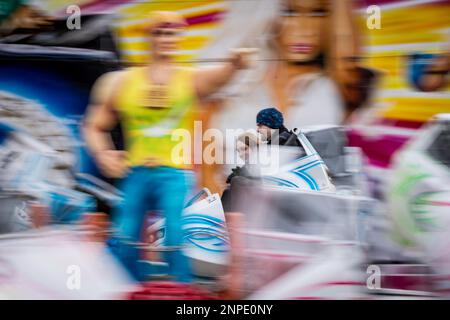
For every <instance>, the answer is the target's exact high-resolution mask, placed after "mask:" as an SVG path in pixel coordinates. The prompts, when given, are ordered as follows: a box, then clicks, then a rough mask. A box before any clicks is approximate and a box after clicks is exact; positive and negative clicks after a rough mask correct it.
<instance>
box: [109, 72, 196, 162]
mask: <svg viewBox="0 0 450 320" xmlns="http://www.w3.org/2000/svg"><path fill="white" fill-rule="evenodd" d="M192 75H193V72H192V69H189V68H177V69H176V70H175V71H174V73H173V75H172V79H171V81H170V83H168V85H165V86H159V85H155V84H152V83H151V80H150V79H149V75H148V74H147V69H146V68H144V67H138V68H130V69H129V70H128V71H126V73H125V74H124V79H123V81H122V82H121V84H122V85H121V88H120V91H119V92H118V93H117V97H116V98H117V99H116V104H115V106H114V107H115V108H116V109H117V110H118V112H119V115H120V118H121V121H122V127H123V129H122V130H123V132H124V136H125V148H126V150H127V151H128V154H129V161H130V163H131V165H132V166H139V165H145V162H146V159H148V158H149V157H151V158H155V159H157V161H158V163H159V164H161V165H163V166H169V167H175V168H182V169H187V168H191V167H192V165H191V163H192V161H191V159H192V156H191V152H192V150H193V148H191V143H192V131H193V120H194V119H193V112H194V107H195V105H196V102H197V101H196V94H195V89H194V86H193V79H192ZM188 140H189V141H188ZM188 149H189V150H188Z"/></svg>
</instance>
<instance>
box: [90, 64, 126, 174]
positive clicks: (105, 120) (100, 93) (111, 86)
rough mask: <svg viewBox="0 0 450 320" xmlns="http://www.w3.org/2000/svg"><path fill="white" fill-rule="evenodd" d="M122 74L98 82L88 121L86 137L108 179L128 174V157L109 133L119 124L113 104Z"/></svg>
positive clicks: (91, 150) (111, 74)
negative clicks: (116, 147)
mask: <svg viewBox="0 0 450 320" xmlns="http://www.w3.org/2000/svg"><path fill="white" fill-rule="evenodd" d="M121 77H122V72H110V73H107V74H105V75H103V76H102V77H100V78H99V79H98V80H97V82H96V83H95V85H94V87H93V89H92V92H91V98H90V105H89V107H88V110H87V113H86V116H85V119H84V122H83V136H84V139H85V141H86V143H87V146H88V148H89V150H90V152H91V154H92V155H93V157H94V159H95V160H96V162H97V164H98V166H99V168H100V170H101V171H102V173H103V174H105V175H106V176H108V177H120V176H123V175H124V174H125V172H126V169H127V166H126V154H125V152H124V151H117V150H115V148H114V145H113V143H112V141H111V137H110V135H109V132H110V131H111V130H112V129H113V128H114V126H115V125H116V124H117V121H118V119H117V113H116V111H115V110H114V107H113V105H112V102H113V101H112V100H113V98H114V93H115V92H116V91H117V90H118V89H119V82H120V79H121Z"/></svg>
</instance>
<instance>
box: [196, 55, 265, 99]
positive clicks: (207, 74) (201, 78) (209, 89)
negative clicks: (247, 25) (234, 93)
mask: <svg viewBox="0 0 450 320" xmlns="http://www.w3.org/2000/svg"><path fill="white" fill-rule="evenodd" d="M255 51H256V50H255V49H249V48H245V49H244V48H243V49H235V50H233V51H232V53H231V57H230V58H229V59H227V60H226V62H224V63H222V64H221V65H219V66H216V67H210V68H205V69H199V70H196V71H195V73H194V86H195V90H196V92H197V96H198V97H199V98H200V99H202V98H205V97H207V96H208V95H210V94H212V93H214V92H215V91H217V90H218V89H219V88H220V87H222V86H223V85H225V84H226V83H227V82H228V81H229V80H230V79H231V78H232V77H233V76H234V74H235V73H236V72H237V71H238V70H241V69H246V68H248V67H249V66H250V55H252V54H253V53H255Z"/></svg>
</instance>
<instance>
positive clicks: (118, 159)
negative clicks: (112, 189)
mask: <svg viewBox="0 0 450 320" xmlns="http://www.w3.org/2000/svg"><path fill="white" fill-rule="evenodd" d="M95 158H96V160H97V164H98V166H99V167H100V170H101V171H102V173H103V174H104V175H105V176H107V177H109V178H121V177H123V176H124V175H125V174H126V173H127V172H128V169H129V165H128V160H127V153H126V152H125V151H119V150H105V151H101V152H99V153H97V155H96V157H95Z"/></svg>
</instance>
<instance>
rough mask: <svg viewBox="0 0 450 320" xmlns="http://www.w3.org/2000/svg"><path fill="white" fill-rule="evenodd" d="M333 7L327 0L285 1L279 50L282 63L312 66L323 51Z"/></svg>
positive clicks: (283, 3) (280, 26)
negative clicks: (304, 63) (298, 63)
mask: <svg viewBox="0 0 450 320" xmlns="http://www.w3.org/2000/svg"><path fill="white" fill-rule="evenodd" d="M329 12H330V4H329V2H328V1H325V0H283V1H282V8H281V15H280V16H279V18H278V19H279V20H278V21H277V22H278V23H279V25H278V26H279V28H278V30H277V33H278V39H277V40H278V46H279V50H280V54H281V56H282V58H283V59H286V60H288V61H291V62H309V61H313V60H314V59H316V58H317V57H318V56H319V54H320V53H321V52H322V51H323V47H324V43H325V42H326V39H325V38H326V34H327V32H326V29H327V28H326V25H327V23H328V20H329Z"/></svg>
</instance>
